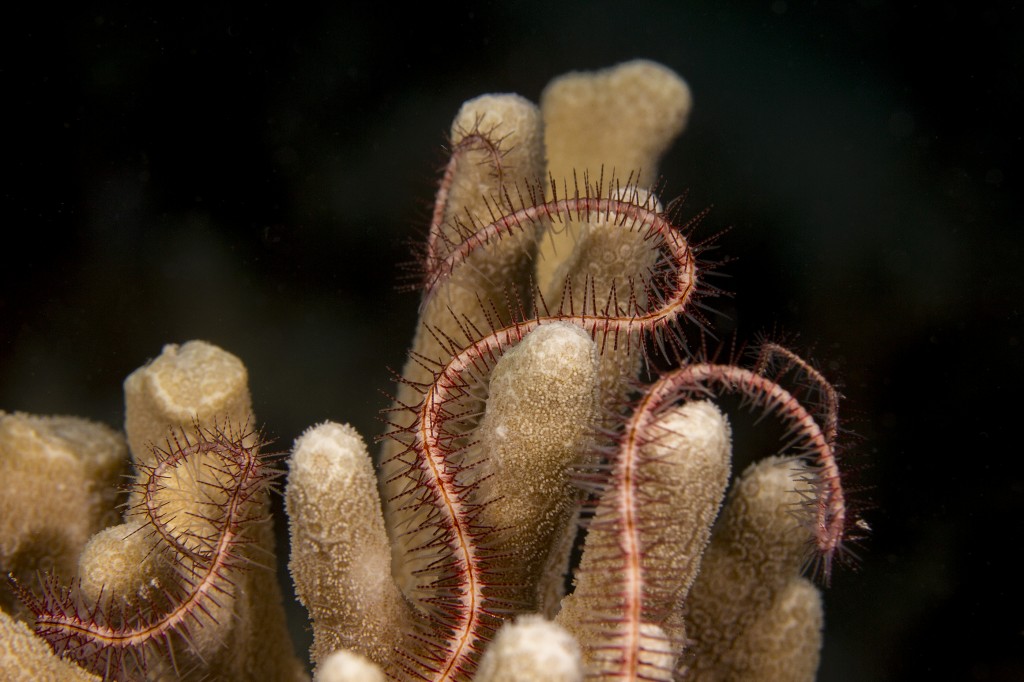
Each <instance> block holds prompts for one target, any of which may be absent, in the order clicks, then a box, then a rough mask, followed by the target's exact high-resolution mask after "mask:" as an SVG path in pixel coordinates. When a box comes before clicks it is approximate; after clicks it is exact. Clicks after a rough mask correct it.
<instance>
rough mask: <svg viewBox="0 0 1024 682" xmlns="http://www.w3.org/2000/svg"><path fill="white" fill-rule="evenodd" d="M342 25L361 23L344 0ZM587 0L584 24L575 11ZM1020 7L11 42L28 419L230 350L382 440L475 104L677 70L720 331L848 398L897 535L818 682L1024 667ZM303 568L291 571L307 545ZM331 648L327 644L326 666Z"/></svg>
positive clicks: (290, 403) (97, 25)
mask: <svg viewBox="0 0 1024 682" xmlns="http://www.w3.org/2000/svg"><path fill="white" fill-rule="evenodd" d="M335 4H340V3H335ZM552 4H557V3H552ZM1022 14H1024V13H1022V11H1021V10H1020V9H1019V8H1017V7H1015V6H1013V4H1012V3H1005V4H1000V5H996V4H985V3H971V4H970V6H968V4H967V3H949V2H936V3H921V4H920V5H919V6H917V7H913V6H911V5H910V3H905V4H898V3H887V2H882V1H881V0H873V1H868V0H864V1H862V2H859V3H856V2H836V3H824V2H822V3H807V2H797V1H795V0H794V1H791V2H786V1H783V0H776V1H775V2H768V1H765V2H751V3H744V4H743V5H742V6H733V7H726V6H725V3H719V2H664V3H656V2H644V1H634V2H628V3H610V2H595V3H586V4H577V3H564V4H560V5H558V6H557V7H551V6H549V3H546V2H540V1H539V0H536V1H530V2H515V3H486V4H484V5H483V6H475V5H474V6H472V7H471V8H468V7H462V6H459V5H457V4H455V5H450V4H446V5H441V4H436V5H435V4H434V3H423V5H422V6H421V7H420V8H418V9H413V10H405V9H399V8H398V7H397V6H394V5H391V4H389V3H376V4H368V5H367V6H364V7H361V8H358V9H344V8H341V7H332V8H330V9H305V10H300V9H298V8H297V6H296V5H288V6H285V7H269V6H265V5H260V6H258V7H255V8H250V9H246V10H244V11H243V10H225V9H207V10H203V11H198V12H195V13H187V12H184V11H181V10H176V11H174V12H171V13H167V14H151V13H149V11H144V10H138V9H126V8H119V7H97V8H90V9H82V10H72V11H65V10H62V11H60V12H58V11H56V10H53V9H51V10H44V11H41V12H40V13H38V14H35V15H33V16H29V15H24V16H17V15H9V16H8V17H7V19H6V20H5V22H4V25H3V27H2V28H0V85H2V93H3V111H4V114H5V116H4V119H5V120H6V121H7V123H6V124H5V125H4V130H5V135H4V154H3V162H4V172H3V177H4V181H3V184H2V186H0V220H2V221H3V228H4V229H3V245H2V247H0V254H2V263H3V270H2V275H0V284H2V288H0V408H2V409H6V410H24V411H30V412H39V413H67V414H78V415H83V416H88V417H92V418H96V419H99V420H102V421H104V422H107V423H108V424H110V425H113V426H119V425H120V423H121V420H122V411H123V406H122V397H121V387H120V384H121V381H122V380H123V378H124V377H125V376H126V375H127V374H128V373H129V372H131V371H132V370H133V369H135V368H136V367H138V366H139V365H141V364H143V363H144V362H146V361H147V360H148V359H150V358H152V357H155V356H156V355H158V354H159V352H160V349H161V346H162V344H164V343H168V342H176V343H180V342H183V341H186V340H188V339H192V338H202V339H207V340H209V341H212V342H214V343H217V344H219V345H220V346H222V347H223V348H225V349H227V350H229V351H231V352H233V353H235V354H236V355H238V356H239V357H240V358H241V359H242V360H243V361H244V362H245V363H246V365H247V366H248V368H249V371H250V376H251V386H252V392H253V398H254V402H255V409H256V413H257V416H258V417H259V419H260V420H261V421H263V423H264V424H265V425H266V428H267V429H268V431H270V432H271V433H272V434H273V435H275V436H276V437H277V438H278V442H279V443H280V444H281V446H282V447H287V446H288V445H289V444H290V442H291V441H292V440H293V439H294V438H295V437H296V436H297V435H299V434H300V433H301V431H302V430H303V429H305V428H306V427H307V426H309V425H311V424H314V423H316V422H318V421H321V420H325V419H334V420H339V421H350V422H352V423H354V424H355V425H356V426H357V427H358V428H359V429H360V430H361V431H362V432H363V433H364V434H366V435H367V436H368V437H372V436H374V435H376V434H378V433H379V432H380V431H381V430H382V427H381V425H380V424H379V423H378V422H377V421H376V419H375V417H376V413H377V411H378V410H379V409H380V408H383V407H385V406H386V405H387V403H388V401H387V399H386V398H385V397H384V396H382V395H381V394H380V393H379V390H381V389H383V390H387V389H388V386H389V375H388V373H387V370H386V368H387V367H388V366H391V367H400V366H401V365H402V363H403V359H404V348H405V346H406V345H407V343H408V340H409V338H410V335H411V333H412V328H413V323H414V319H415V308H416V302H417V301H416V296H415V295H414V294H401V293H398V292H396V291H395V286H394V285H395V282H396V278H397V275H398V270H396V263H398V262H402V261H405V260H407V259H408V244H409V241H410V240H411V239H414V238H416V237H418V236H421V235H422V234H423V233H424V226H425V224H426V220H427V217H428V216H429V206H430V203H431V201H432V195H433V190H434V188H435V186H436V185H435V183H436V179H435V178H436V176H435V171H436V170H437V169H439V168H440V166H441V164H442V163H443V161H444V156H443V154H442V152H441V151H440V145H441V143H442V142H443V140H444V134H445V132H446V130H447V128H448V125H449V123H450V120H451V118H452V116H453V115H454V113H455V111H456V110H457V109H458V107H459V105H460V104H461V102H462V101H463V100H465V99H467V98H469V97H472V96H475V95H477V94H480V93H483V92H488V91H515V92H519V93H521V94H523V95H525V96H527V97H529V98H531V99H534V100H536V99H537V97H538V96H539V94H540V91H541V89H542V88H543V86H544V84H545V83H546V82H547V81H548V80H549V79H550V78H552V77H554V76H556V75H559V74H561V73H563V72H565V71H569V70H573V69H593V68H599V67H604V66H609V65H612V64H615V63H617V62H620V61H623V60H626V59H630V58H634V57H648V58H651V59H655V60H658V61H661V62H663V63H665V64H666V65H668V66H670V67H672V68H673V69H675V70H676V71H677V72H679V73H680V74H681V75H683V76H684V77H685V78H686V79H687V81H688V82H689V84H690V86H691V88H692V90H693V95H694V99H695V108H694V110H693V114H692V116H691V119H690V124H689V127H688V129H687V131H686V133H685V134H684V136H683V138H682V139H681V140H680V142H679V143H678V144H677V145H676V147H675V148H674V150H673V151H672V152H671V154H670V155H669V157H668V158H667V159H666V161H665V163H664V164H663V167H662V173H663V175H664V177H665V181H666V190H665V195H666V196H667V197H671V196H674V195H676V194H679V193H681V192H683V191H684V190H685V189H687V188H688V189H689V190H690V192H691V194H690V197H691V200H690V204H689V205H690V207H691V208H693V210H696V209H697V208H700V207H703V206H706V205H708V204H713V205H714V207H715V208H714V211H713V213H712V215H711V217H710V219H709V221H708V223H707V224H708V225H709V227H708V228H707V229H708V230H712V231H713V230H716V229H719V228H724V227H731V228H732V229H731V231H730V232H728V233H727V234H726V235H725V236H724V237H723V238H722V240H721V249H720V253H722V254H723V255H728V256H730V257H735V258H736V260H735V261H734V262H732V263H731V264H729V265H728V266H727V267H726V268H725V271H726V272H727V273H728V274H729V275H730V276H731V278H730V279H729V280H727V281H726V282H725V283H724V286H725V287H726V288H727V289H728V290H730V291H731V292H733V293H734V294H735V295H734V296H733V297H732V298H728V299H720V300H718V301H716V302H715V303H714V305H715V307H716V308H717V309H718V310H719V311H720V312H721V313H722V316H721V317H725V316H728V318H729V320H731V321H728V320H727V321H724V322H722V325H723V326H724V327H725V328H724V329H722V330H721V331H723V333H724V334H726V335H728V334H731V333H732V331H733V330H734V329H735V330H736V331H737V332H738V335H739V337H740V338H750V337H752V336H753V335H754V334H755V333H757V332H758V331H764V330H768V329H772V328H773V327H776V326H777V327H781V328H783V329H786V330H789V331H798V332H800V334H801V336H800V339H799V341H798V345H800V344H802V345H803V346H805V347H806V346H813V349H814V355H815V357H817V358H818V359H819V360H820V362H821V364H822V367H823V369H824V370H825V371H826V373H827V374H829V375H830V376H835V377H840V378H841V379H842V390H843V392H844V394H845V396H846V400H845V402H844V404H843V408H844V411H845V413H846V414H847V415H848V416H850V417H851V421H850V424H851V425H852V428H853V429H854V430H855V431H856V432H857V433H858V434H859V436H860V441H859V443H858V444H857V446H856V448H855V452H854V453H853V454H851V456H850V460H851V461H852V462H854V465H853V468H854V469H855V470H856V476H857V480H858V482H860V483H861V484H864V485H867V486H870V487H869V489H867V490H865V491H863V492H861V493H859V497H860V499H861V501H862V502H863V503H865V504H867V505H869V506H872V507H873V509H872V510H870V511H869V512H868V513H867V519H868V521H869V522H870V523H871V525H872V526H873V528H874V532H873V533H872V535H871V537H870V538H869V540H868V541H867V542H866V543H865V545H864V547H863V549H862V551H861V554H862V561H861V563H860V567H859V569H858V570H856V571H852V570H849V569H846V570H840V571H839V572H838V574H837V576H836V578H835V579H834V581H833V585H832V587H831V588H829V589H828V590H827V591H826V604H827V634H826V643H825V649H824V658H823V664H822V669H821V679H844V680H848V679H857V680H860V679H864V680H869V679H904V678H908V677H911V676H918V675H931V676H938V677H942V678H948V679H977V680H1001V679H1022V678H1024V616H1022V607H1024V599H1022V596H1024V595H1022V589H1021V580H1020V577H1019V576H1020V564H1019V562H1017V561H1016V560H1013V559H1011V556H1010V554H1011V553H1014V552H1016V551H1017V550H1018V546H1019V545H1020V543H1021V540H1022V539H1024V532H1022V530H1024V528H1022V523H1021V512H1022V511H1024V509H1022V507H1024V505H1022V504H1021V501H1022V498H1024V482H1022V475H1021V469H1022V467H1021V461H1020V460H1021V455H1022V452H1021V445H1020V440H1019V433H1020V429H1019V409H1020V407H1021V404H1022V401H1021V400H1020V399H1019V395H1020V384H1021V379H1022V375H1024V372H1022V371H1021V370H1022V364H1024V362H1022V350H1021V343H1022V340H1024V338H1022V333H1024V326H1022V322H1021V309H1022V305H1024V286H1022V276H1021V265H1020V259H1021V255H1022V254H1021V244H1022V239H1021V229H1022V211H1021V205H1020V196H1021V194H1020V192H1021V188H1022V177H1021V170H1022V168H1021V164H1020V158H1021V152H1022V146H1024V145H1022V134H1024V125H1022V124H1021V119H1022V114H1024V107H1022V106H1021V104H1022V93H1024V90H1022V88H1024V83H1022V80H1021V79H1022V77H1024V76H1022V72H1021V65H1022V59H1021V57H1022V51H1024V47H1022V45H1024V32H1022ZM283 555H284V553H283V552H282V556H283ZM305 646H306V644H301V645H300V649H301V648H304V647H305Z"/></svg>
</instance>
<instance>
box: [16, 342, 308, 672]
mask: <svg viewBox="0 0 1024 682" xmlns="http://www.w3.org/2000/svg"><path fill="white" fill-rule="evenodd" d="M125 399H126V405H127V410H126V418H125V424H126V432H127V441H128V444H129V447H130V450H131V453H132V463H133V468H134V471H135V473H134V477H133V484H132V485H131V486H130V490H129V491H128V495H127V502H126V504H125V514H124V518H123V519H122V522H121V523H120V524H118V525H113V526H110V527H107V528H106V529H104V530H102V531H100V532H98V533H96V534H95V535H93V537H92V538H91V539H89V540H88V542H87V543H85V545H84V547H83V546H78V547H76V548H75V549H76V550H77V551H75V552H74V563H75V564H76V566H75V567H74V570H71V571H66V570H65V569H66V566H65V565H66V563H67V559H65V558H63V557H62V561H63V563H62V564H61V565H56V564H55V566H54V568H55V569H56V570H57V571H59V575H64V576H67V575H74V579H73V580H72V581H71V582H70V584H62V583H61V582H60V580H59V578H58V573H57V572H51V573H50V574H49V575H48V577H47V579H46V580H45V582H44V584H43V586H42V587H43V589H42V595H41V596H37V595H36V593H35V590H34V589H33V587H32V586H31V585H30V583H29V581H28V579H27V578H26V577H25V576H24V575H23V573H19V574H18V575H17V576H15V575H13V572H14V569H17V568H18V566H17V565H16V564H15V563H14V562H11V563H7V562H6V561H5V565H4V566H3V568H5V569H7V570H8V571H11V572H12V582H13V584H14V586H15V590H16V592H17V593H18V595H19V596H20V597H21V601H22V603H23V604H24V605H25V607H26V608H27V610H28V611H29V612H30V615H31V617H32V619H33V620H34V627H35V631H36V633H37V634H38V635H39V636H40V637H42V638H43V639H45V640H46V641H47V642H49V643H50V646H51V647H52V648H53V650H54V651H55V652H56V653H57V654H59V655H60V656H61V657H62V658H63V659H65V662H68V661H75V662H77V663H79V664H80V665H81V666H82V667H83V668H84V669H86V670H89V671H91V672H93V673H95V674H97V675H100V676H103V677H104V678H116V679H136V678H137V677H139V676H141V675H143V674H144V673H145V674H147V675H148V676H149V677H150V678H152V679H161V678H168V677H178V676H195V677H204V678H205V679H231V680H234V679H258V678H261V677H262V676H263V675H267V676H268V678H269V679H281V680H283V679H290V678H295V679H301V678H302V666H301V664H300V663H299V662H298V661H297V660H296V659H295V658H294V656H293V655H292V653H291V651H290V646H289V644H288V640H287V636H286V634H285V628H284V613H283V610H282V606H281V598H280V593H279V591H278V587H277V582H276V580H275V578H274V575H273V573H272V572H270V571H268V570H266V569H265V568H264V566H265V564H266V563H267V562H269V561H272V559H273V535H272V533H271V530H270V526H269V524H268V523H267V521H268V515H269V506H268V503H269V500H268V497H267V491H268V486H269V484H270V483H271V482H272V481H273V479H274V478H275V477H276V475H277V473H276V472H275V471H274V470H273V469H272V468H271V467H270V466H269V464H268V463H267V462H266V461H265V458H264V457H262V456H261V455H260V454H259V449H260V445H261V442H260V439H259V437H258V436H257V435H256V434H254V433H251V432H249V431H247V430H246V426H245V425H246V424H249V423H251V422H252V419H253V417H252V414H251V408H250V398H249V390H248V385H247V374H246V370H245V367H244V366H243V365H242V363H241V362H240V361H239V360H238V359H237V358H236V357H234V356H232V355H230V354H228V353H226V352H224V351H223V350H221V349H219V348H217V347H215V346H212V345H210V344H207V343H203V342H196V341H194V342H190V343H187V344H184V345H183V346H180V347H178V346H167V347H165V348H164V351H163V353H162V354H161V355H160V357H158V358H157V359H156V360H154V361H153V362H151V363H149V364H148V365H146V366H144V367H142V368H140V369H139V370H137V371H136V372H134V373H133V374H132V375H131V376H129V377H128V379H127V380H126V381H125ZM201 424H206V425H207V426H201ZM4 425H5V427H7V428H5V432H6V433H8V434H16V435H18V434H19V433H20V438H13V437H11V438H8V439H7V440H5V441H4V452H3V454H4V458H3V462H4V464H5V465H13V464H18V467H17V470H18V471H20V472H21V473H20V476H21V479H20V480H23V481H24V484H23V485H21V486H19V487H18V488H11V487H8V488H7V489H6V492H5V494H6V495H9V496H11V499H10V503H11V506H12V507H13V508H15V509H19V510H21V513H23V514H28V515H34V516H36V517H40V518H50V519H51V524H52V523H54V522H55V521H56V520H64V519H77V518H78V517H79V516H83V521H82V522H83V523H84V522H86V521H88V520H89V519H90V517H89V516H86V515H85V513H86V512H88V511H89V510H90V509H91V506H89V505H82V507H81V508H80V509H79V510H68V511H67V512H66V513H67V516H62V517H56V516H49V515H48V514H46V513H44V512H43V510H42V509H41V508H40V507H41V505H49V504H51V499H53V496H52V495H45V496H41V495H39V494H38V492H39V491H40V490H41V489H42V488H43V487H46V486H49V487H50V488H52V486H53V481H54V480H62V478H61V477H60V476H55V475H54V471H53V468H52V464H51V460H52V459H54V458H55V457H57V456H58V455H59V456H63V457H64V458H65V459H66V460H67V459H71V460H72V461H80V462H85V463H93V464H92V466H91V467H85V466H84V465H80V466H82V467H83V468H85V469H86V470H87V471H95V470H102V469H101V468H100V467H97V466H96V465H95V462H97V461H102V462H106V461H107V460H113V459H115V458H118V462H117V466H118V467H120V466H122V465H123V463H124V462H123V460H124V454H125V447H124V440H123V439H121V438H120V437H118V436H116V435H115V434H112V433H111V432H110V430H109V429H106V428H105V427H99V426H96V425H92V424H88V423H84V422H81V421H79V420H69V419H65V418H55V419H38V418H33V417H25V416H21V415H13V416H8V417H5V418H4ZM40 443H43V444H45V445H47V446H48V447H49V449H48V450H47V449H44V448H43V447H41V446H40V445H39V444H40ZM159 444H163V445H162V446H160V445H159ZM33 445H34V446H35V447H34V448H33V447H31V446H33ZM62 448H63V449H62ZM63 450H67V451H69V452H70V453H71V454H67V453H65V452H64V451H63ZM55 453H56V454H55ZM98 453H105V454H103V455H102V456H101V455H100V454H98ZM19 463H20V464H19ZM107 466H108V467H109V466H112V465H107ZM64 475H65V476H66V475H67V474H66V472H65V473H64ZM94 479H95V476H92V477H88V476H85V475H83V476H82V480H83V481H86V482H91V481H93V480H94ZM93 485H95V484H93ZM106 489H109V490H110V491H115V492H116V490H117V488H116V487H115V486H113V485H112V482H109V481H108V483H107V486H105V490H106ZM108 495H109V493H108ZM57 499H58V500H61V501H63V500H62V496H60V495H58V496H57ZM68 500H70V501H71V502H77V499H76V498H75V497H73V496H71V495H68ZM111 511H113V505H111V507H110V508H108V509H107V510H106V513H107V514H109V513H110V512H111ZM114 520H116V514H115V519H114ZM94 525H95V524H94ZM68 527H69V528H74V523H73V522H70V521H69V522H68ZM69 554H70V552H69ZM5 627H8V626H6V625H5ZM20 658H21V657H18V659H14V658H13V657H8V659H7V660H5V661H4V667H3V668H0V670H2V671H3V673H4V675H5V676H6V677H7V678H10V679H44V673H43V669H42V668H39V667H37V664H35V663H25V664H24V665H26V666H31V667H20V666H21V664H20V663H18V660H20ZM47 665H50V666H51V667H52V666H53V665H56V664H47ZM51 678H52V679H64V678H63V676H62V675H61V674H58V673H57V672H56V671H55V672H53V673H52V676H51Z"/></svg>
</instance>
